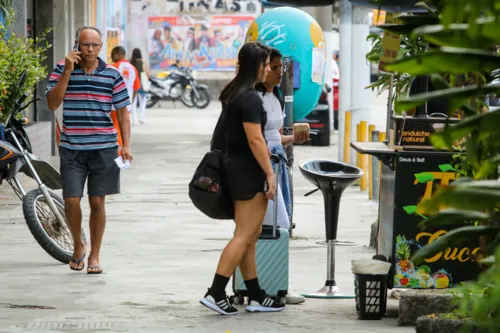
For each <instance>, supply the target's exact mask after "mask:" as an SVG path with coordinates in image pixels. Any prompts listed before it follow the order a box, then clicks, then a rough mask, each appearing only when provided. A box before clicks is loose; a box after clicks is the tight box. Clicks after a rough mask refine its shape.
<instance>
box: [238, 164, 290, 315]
mask: <svg viewBox="0 0 500 333" xmlns="http://www.w3.org/2000/svg"><path fill="white" fill-rule="evenodd" d="M271 159H272V160H274V161H278V163H276V164H275V170H274V173H275V178H276V190H278V183H279V178H280V177H279V175H280V172H281V171H282V170H281V168H280V163H279V157H278V156H275V155H273V156H272V158H271ZM277 200H278V196H277V195H276V196H275V199H274V201H275V202H274V209H273V226H268V225H264V226H262V234H261V235H260V237H259V240H258V241H257V248H256V258H257V276H258V278H259V283H260V287H261V288H262V289H264V290H265V291H266V293H267V294H268V295H269V296H271V297H273V298H276V299H277V300H278V301H280V302H281V303H283V304H285V303H286V299H285V297H286V295H287V294H288V269H289V238H290V235H289V232H288V229H284V228H278V204H277ZM233 292H234V296H232V297H231V298H230V301H231V303H233V304H240V305H242V304H244V302H245V297H248V291H247V289H246V286H245V282H244V280H243V276H242V275H241V272H240V269H239V267H237V268H236V271H235V273H234V275H233Z"/></svg>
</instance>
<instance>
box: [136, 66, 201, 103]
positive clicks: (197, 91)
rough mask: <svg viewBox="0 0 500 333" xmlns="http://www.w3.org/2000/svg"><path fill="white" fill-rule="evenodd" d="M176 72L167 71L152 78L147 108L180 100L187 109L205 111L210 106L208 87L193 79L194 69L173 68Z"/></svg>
mask: <svg viewBox="0 0 500 333" xmlns="http://www.w3.org/2000/svg"><path fill="white" fill-rule="evenodd" d="M173 67H174V68H175V70H174V71H165V72H160V73H158V74H157V76H156V78H150V81H151V89H150V91H149V93H148V96H147V97H146V98H147V103H146V107H147V108H150V107H153V106H154V105H155V104H156V103H157V102H158V101H173V102H176V101H178V100H180V101H181V102H182V103H183V104H184V105H185V106H187V107H197V108H199V109H204V108H206V107H207V106H208V105H209V104H210V94H209V93H208V86H207V85H204V84H199V83H198V82H197V81H196V80H195V79H194V77H193V72H192V69H190V68H187V67H180V66H178V65H174V66H173Z"/></svg>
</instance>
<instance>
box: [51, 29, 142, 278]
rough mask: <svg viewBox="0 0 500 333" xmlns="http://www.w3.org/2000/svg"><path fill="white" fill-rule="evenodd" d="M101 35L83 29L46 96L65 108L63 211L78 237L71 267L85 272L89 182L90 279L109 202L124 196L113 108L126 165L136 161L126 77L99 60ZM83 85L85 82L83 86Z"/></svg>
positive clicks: (61, 149) (95, 267)
mask: <svg viewBox="0 0 500 333" xmlns="http://www.w3.org/2000/svg"><path fill="white" fill-rule="evenodd" d="M102 44H103V43H102V34H101V32H100V31H99V29H97V28H95V27H91V26H85V27H82V28H80V29H78V31H77V33H76V39H75V48H74V49H73V50H71V51H70V52H69V54H68V55H67V56H66V58H65V60H63V61H61V62H59V63H58V64H57V66H56V67H55V68H54V71H53V72H52V74H51V75H50V77H49V82H48V85H47V90H46V96H47V105H48V106H49V108H50V109H51V110H54V111H55V110H57V108H58V107H59V106H60V105H61V104H63V109H64V110H63V124H64V125H63V128H62V133H61V141H60V144H59V156H60V159H61V167H60V169H61V180H62V187H63V198H64V209H65V212H66V218H67V220H68V227H69V229H70V231H71V234H72V236H73V242H74V252H73V257H72V259H71V261H70V263H69V267H70V268H71V269H72V270H75V271H81V270H83V268H84V267H85V262H84V259H85V255H86V253H87V249H86V247H85V243H84V242H83V239H82V232H81V231H82V209H81V206H80V202H81V198H82V197H83V190H84V188H85V182H87V179H88V183H87V188H88V195H89V204H90V244H91V252H90V255H89V258H88V267H87V273H88V274H101V273H102V271H103V270H102V267H101V265H100V250H101V244H102V238H103V236H104V229H105V226H106V211H105V207H104V206H105V199H106V196H108V195H112V194H118V193H120V169H119V168H118V166H117V165H116V163H115V159H116V158H117V157H118V147H117V146H118V143H117V131H116V128H115V126H114V124H113V120H112V119H111V111H112V107H114V108H115V109H116V113H117V115H118V126H119V128H120V131H121V133H122V139H123V147H122V158H123V160H128V161H132V159H133V157H132V153H131V150H130V118H129V117H130V115H129V112H128V110H127V106H128V105H130V97H129V95H128V92H127V86H126V85H125V82H124V81H123V77H122V75H121V74H120V72H119V71H118V70H116V68H114V67H113V66H111V65H106V63H105V62H104V60H102V59H101V58H100V57H99V56H98V55H99V52H100V51H101V48H102ZM82 81H83V82H84V83H83V84H82Z"/></svg>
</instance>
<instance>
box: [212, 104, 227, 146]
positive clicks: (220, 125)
mask: <svg viewBox="0 0 500 333" xmlns="http://www.w3.org/2000/svg"><path fill="white" fill-rule="evenodd" d="M227 109H228V108H227V107H224V106H223V107H222V112H221V115H220V117H219V120H218V121H217V124H216V125H215V129H214V133H213V135H212V139H211V140H210V149H211V150H217V148H218V147H215V148H214V142H215V143H217V139H218V137H219V136H220V134H221V131H224V141H225V145H226V147H225V151H224V155H227V150H228V124H227V121H226V120H227V112H228V111H227Z"/></svg>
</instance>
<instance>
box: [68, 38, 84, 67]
mask: <svg viewBox="0 0 500 333" xmlns="http://www.w3.org/2000/svg"><path fill="white" fill-rule="evenodd" d="M80 54H82V52H80V51H79V47H78V43H76V44H75V46H74V47H73V50H71V51H70V52H69V54H68V55H67V56H66V58H65V59H64V61H65V64H64V71H65V72H68V73H71V72H72V71H73V70H74V69H75V64H78V62H79V61H80V60H82V58H81V57H80Z"/></svg>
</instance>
